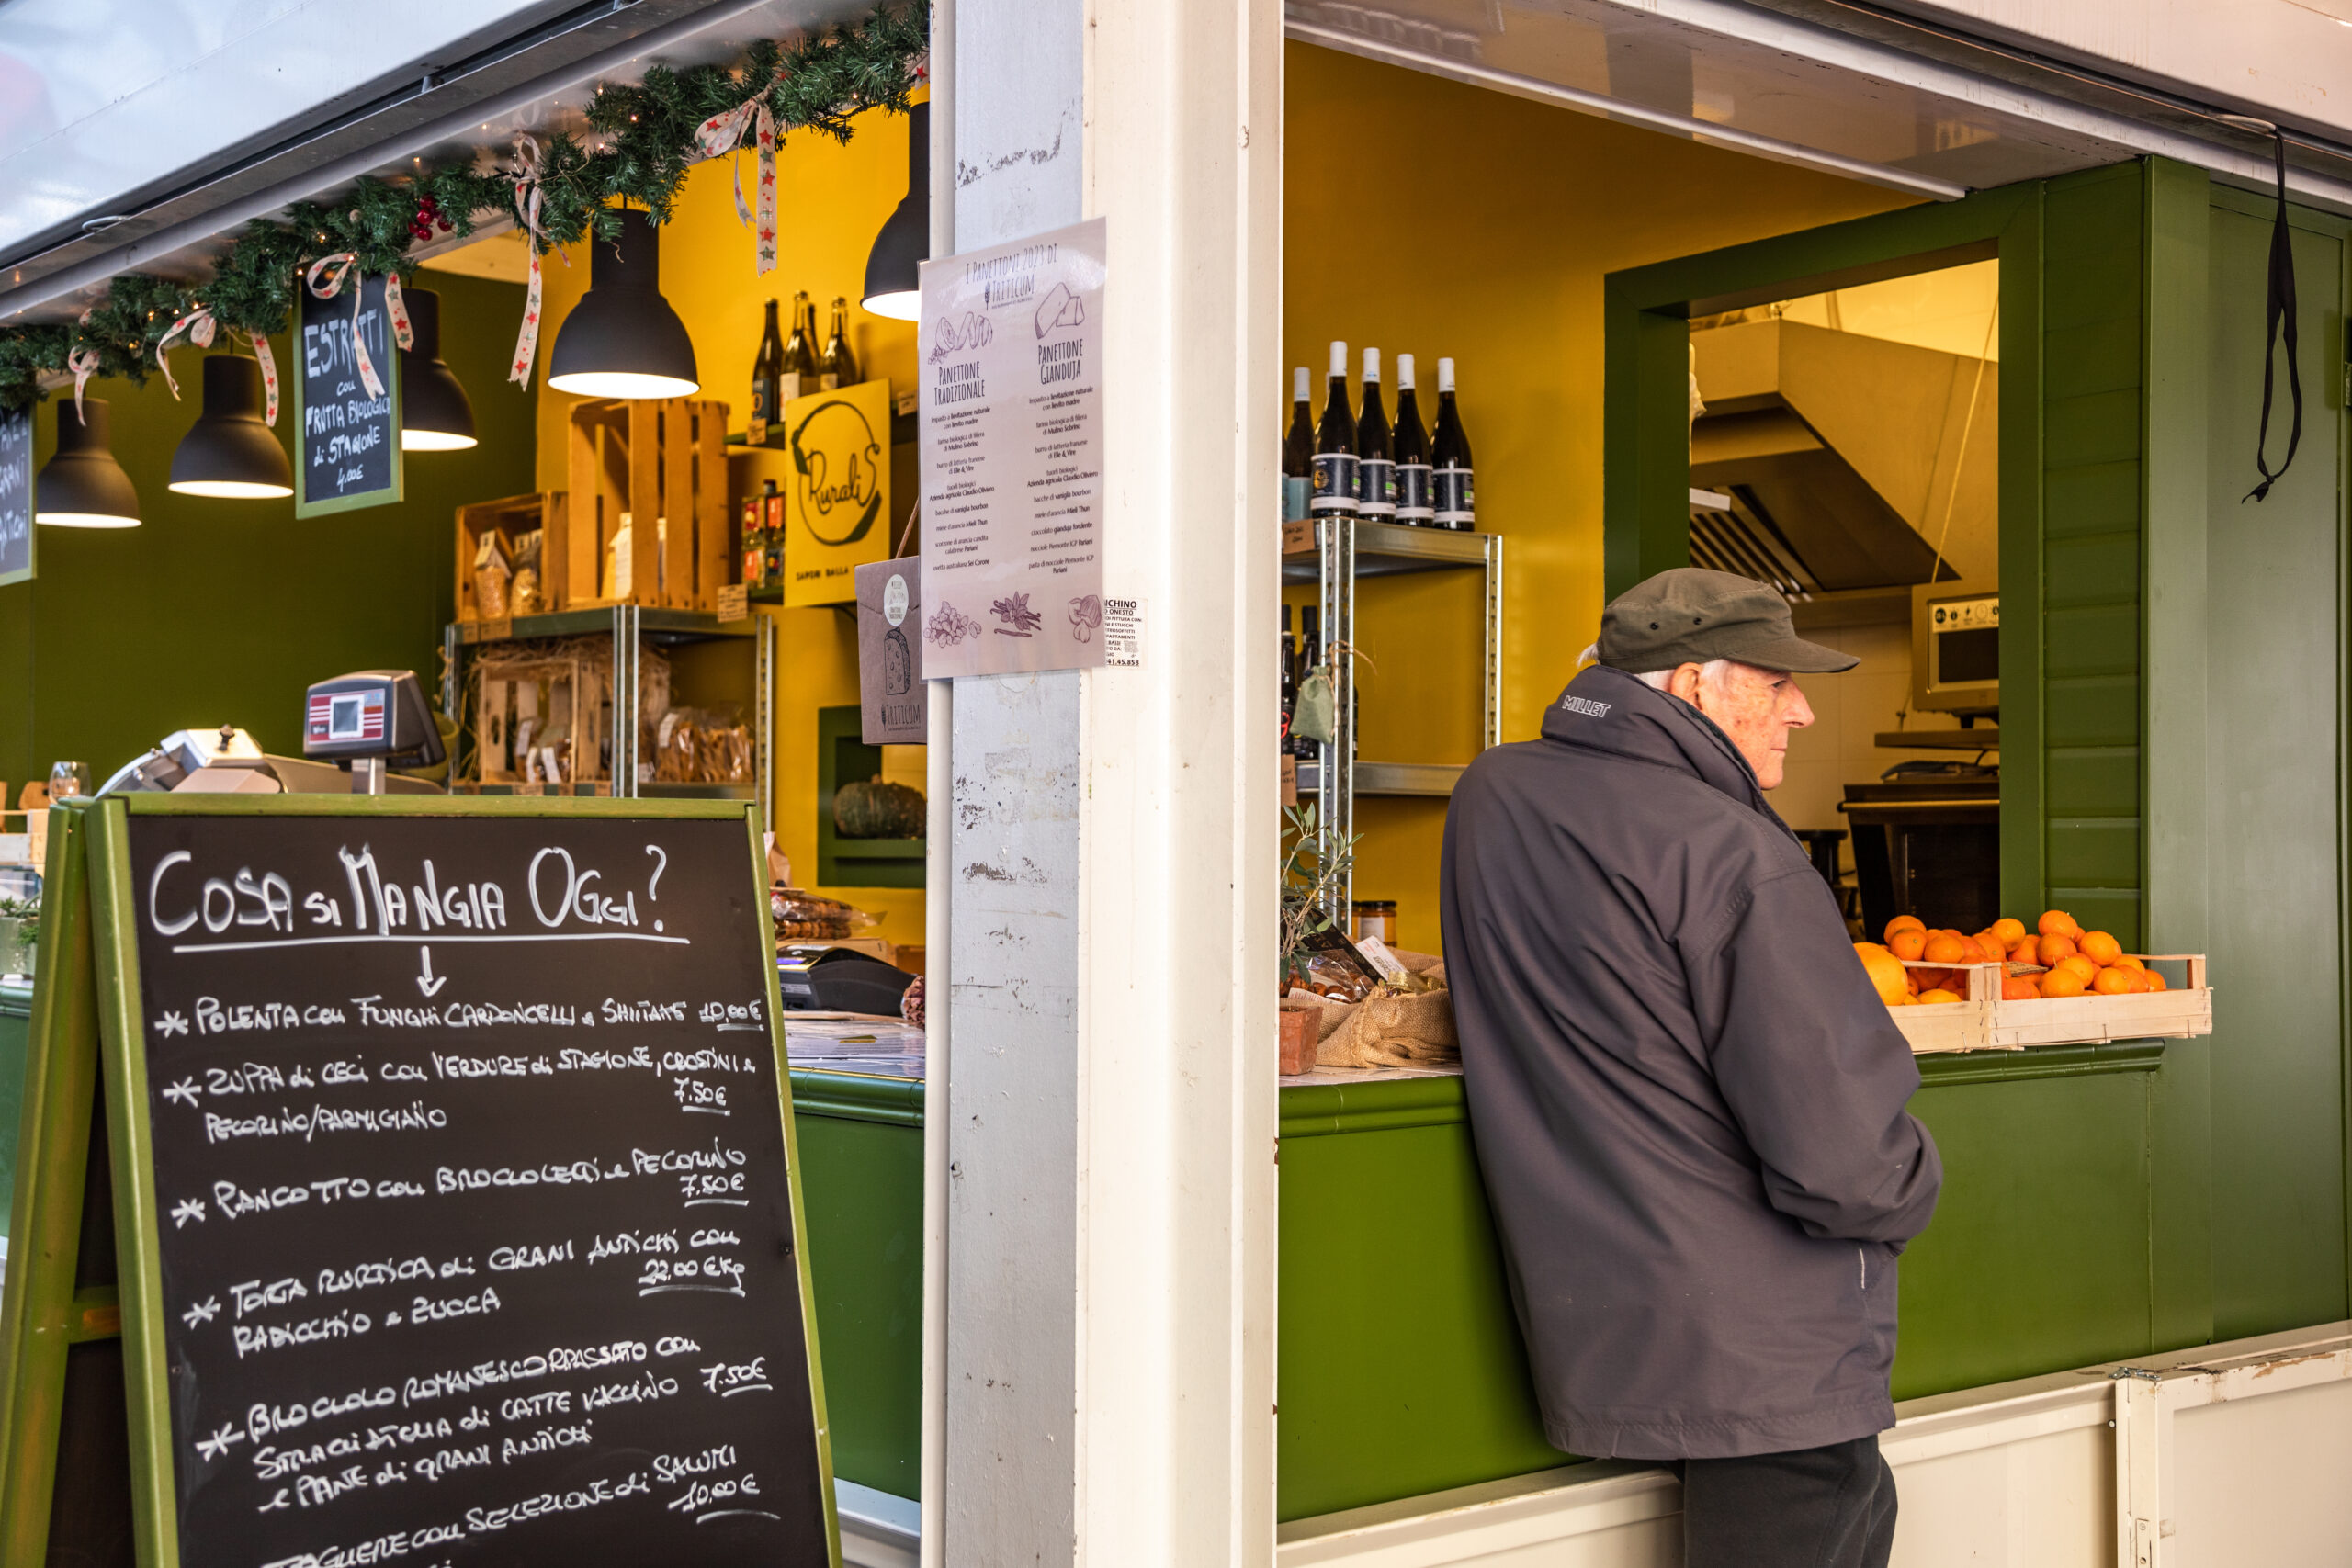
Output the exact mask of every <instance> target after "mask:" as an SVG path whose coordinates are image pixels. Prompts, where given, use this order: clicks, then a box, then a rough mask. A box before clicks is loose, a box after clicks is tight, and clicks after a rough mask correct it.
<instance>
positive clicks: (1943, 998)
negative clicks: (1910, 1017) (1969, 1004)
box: [1919, 987, 1960, 1007]
mask: <svg viewBox="0 0 2352 1568" xmlns="http://www.w3.org/2000/svg"><path fill="white" fill-rule="evenodd" d="M1958 1000H1960V998H1958V997H1957V996H1954V995H1953V994H1952V993H1951V992H1950V991H1947V990H1945V989H1943V988H1942V987H1937V988H1936V989H1934V990H1932V991H1921V992H1920V993H1919V1005H1920V1006H1921V1007H1931V1006H1933V1005H1935V1004H1936V1003H1938V1002H1956V1001H1958Z"/></svg>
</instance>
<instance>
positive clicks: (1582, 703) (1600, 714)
mask: <svg viewBox="0 0 2352 1568" xmlns="http://www.w3.org/2000/svg"><path fill="white" fill-rule="evenodd" d="M1560 705H1561V706H1562V707H1564V708H1566V709H1567V710H1568V711H1569V712H1570V713H1580V714H1582V715H1584V716H1585V717H1587V718H1607V717H1608V716H1609V705H1608V704H1607V703H1597V702H1594V701H1593V700H1592V699H1591V698H1590V697H1572V696H1565V695H1564V696H1562V697H1561V698H1560Z"/></svg>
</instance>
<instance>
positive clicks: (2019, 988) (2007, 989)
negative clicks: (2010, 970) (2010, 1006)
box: [2001, 975, 2041, 1002]
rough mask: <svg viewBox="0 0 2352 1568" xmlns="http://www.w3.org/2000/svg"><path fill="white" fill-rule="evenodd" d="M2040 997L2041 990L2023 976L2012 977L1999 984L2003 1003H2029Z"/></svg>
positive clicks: (2028, 978)
mask: <svg viewBox="0 0 2352 1568" xmlns="http://www.w3.org/2000/svg"><path fill="white" fill-rule="evenodd" d="M2040 996H2041V987H2038V986H2036V985H2035V984H2034V983H2033V981H2032V980H2031V979H2030V977H2028V976H2024V975H2012V976H2009V977H2008V978H2007V979H2006V980H2004V981H2002V982H2001V999H2002V1000H2003V1001H2005V1002H2030V1001H2032V1000H2034V999H2035V998H2038V997H2040Z"/></svg>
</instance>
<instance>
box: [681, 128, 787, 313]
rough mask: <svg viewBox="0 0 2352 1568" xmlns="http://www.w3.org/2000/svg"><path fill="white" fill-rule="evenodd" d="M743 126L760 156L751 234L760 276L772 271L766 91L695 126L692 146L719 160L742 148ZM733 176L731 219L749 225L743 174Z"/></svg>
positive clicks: (771, 146) (771, 143)
mask: <svg viewBox="0 0 2352 1568" xmlns="http://www.w3.org/2000/svg"><path fill="white" fill-rule="evenodd" d="M747 124H748V125H749V126H750V127H751V128H752V141H753V143H754V145H756V146H757V147H758V148H759V153H760V177H759V205H760V209H759V218H758V222H757V224H756V226H755V227H754V229H753V231H752V232H753V233H754V234H755V235H756V236H757V242H756V243H757V245H758V251H759V270H760V274H761V276H766V275H767V274H769V273H771V272H774V271H775V145H776V137H775V112H774V111H773V110H771V109H770V108H769V107H768V95H767V89H765V88H764V87H763V88H762V89H761V90H760V91H759V92H758V93H756V94H754V95H752V96H751V97H748V98H745V99H744V100H743V101H742V102H741V103H740V104H737V105H736V106H735V107H733V108H731V109H728V110H725V111H724V112H722V113H719V114H715V115H712V116H711V117H710V118H708V119H707V120H704V121H703V122H702V124H701V125H699V126H697V127H695V149H696V150H697V151H699V152H701V153H702V155H703V156H704V157H706V158H723V157H725V156H726V155H727V154H728V153H729V152H734V151H735V149H736V148H738V147H740V146H741V145H742V141H743V130H744V127H745V126H746V125H747ZM734 173H735V216H736V218H737V219H739V220H741V221H742V222H745V223H751V222H752V209H750V208H749V207H747V206H745V205H744V203H743V172H742V170H741V167H740V166H739V167H737V168H736V170H735V171H734Z"/></svg>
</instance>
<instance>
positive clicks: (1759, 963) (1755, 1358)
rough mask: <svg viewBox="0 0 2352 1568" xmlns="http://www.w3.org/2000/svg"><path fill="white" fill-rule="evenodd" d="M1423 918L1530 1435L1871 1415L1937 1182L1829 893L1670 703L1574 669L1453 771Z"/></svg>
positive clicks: (1723, 1446) (1732, 1438)
mask: <svg viewBox="0 0 2352 1568" xmlns="http://www.w3.org/2000/svg"><path fill="white" fill-rule="evenodd" d="M1442 878H1443V879H1442V893H1441V910H1440V916H1441V919H1442V923H1443V930H1444V936H1445V968H1446V976H1447V981H1448V983H1449V985H1451V986H1452V987H1453V1005H1454V1013H1455V1019H1456V1022H1457V1024H1458V1025H1459V1028H1460V1031H1461V1035H1462V1057H1463V1065H1464V1069H1465V1072H1466V1076H1467V1080H1468V1081H1467V1087H1468V1092H1469V1101H1470V1122H1471V1130H1472V1132H1473V1134H1474V1135H1475V1137H1476V1144H1477V1150H1478V1161H1479V1165H1480V1167H1481V1168H1482V1169H1483V1171H1484V1173H1485V1176H1486V1183H1487V1197H1488V1199H1489V1201H1491V1203H1492V1205H1493V1209H1494V1213H1495V1220H1496V1224H1498V1227H1499V1228H1500V1231H1501V1236H1502V1244H1503V1254H1504V1257H1505V1258H1506V1260H1507V1262H1508V1265H1509V1269H1510V1289H1511V1297H1512V1301H1513V1303H1514V1304H1515V1305H1516V1307H1517V1310H1518V1314H1519V1321H1520V1326H1521V1330H1522V1331H1523V1332H1524V1334H1525V1336H1526V1339H1527V1349H1528V1357H1529V1360H1530V1362H1531V1363H1532V1370H1533V1372H1534V1377H1535V1388H1536V1395H1537V1399H1538V1401H1539V1402H1540V1403H1541V1404H1542V1406H1543V1411H1544V1430H1545V1432H1546V1434H1547V1435H1548V1437H1549V1438H1550V1439H1551V1441H1552V1442H1553V1444H1554V1445H1555V1446H1556V1447H1559V1448H1562V1449H1566V1450H1569V1451H1571V1452H1575V1453H1580V1454H1587V1455H1592V1456H1596V1457H1604V1456H1619V1457H1623V1458H1628V1459H1715V1458H1724V1457H1728V1456H1734V1455H1740V1454H1756V1453H1776V1452H1781V1451H1784V1450H1792V1449H1803V1448H1813V1447H1816V1446H1818V1445H1821V1444H1825V1443H1834V1442H1843V1441H1846V1440H1848V1439H1849V1438H1859V1437H1863V1436H1866V1435H1868V1434H1870V1433H1872V1432H1876V1431H1879V1430H1882V1429H1883V1428H1884V1427H1890V1426H1892V1425H1894V1405H1893V1404H1892V1403H1891V1402H1890V1397H1889V1394H1888V1392H1887V1374H1888V1371H1889V1369H1890V1367H1891V1366H1892V1365H1893V1363H1894V1301H1895V1290H1894V1273H1895V1270H1894V1258H1895V1254H1897V1253H1898V1252H1900V1251H1901V1250H1902V1248H1903V1245H1904V1243H1905V1242H1906V1241H1908V1240H1909V1239H1910V1238H1911V1237H1912V1236H1915V1235H1918V1234H1919V1232H1920V1231H1921V1230H1923V1229H1925V1228H1926V1226H1927V1224H1928V1216H1929V1215H1930V1214H1931V1213H1934V1211H1935V1206H1936V1192H1937V1189H1938V1187H1939V1185H1940V1184H1941V1182H1942V1179H1943V1168H1942V1164H1941V1162H1940V1161H1939V1159H1938V1158H1937V1155H1936V1145H1935V1142H1934V1140H1933V1139H1931V1138H1930V1137H1929V1136H1928V1131H1927V1129H1926V1128H1924V1127H1922V1126H1921V1125H1920V1124H1919V1123H1918V1122H1917V1121H1916V1120H1914V1119H1913V1118H1912V1117H1911V1116H1910V1115H1909V1114H1908V1113H1907V1112H1905V1110H1904V1103H1905V1101H1906V1100H1909V1099H1910V1097H1911V1092H1912V1090H1914V1089H1917V1087H1918V1085H1919V1073H1918V1069H1917V1066H1915V1065H1914V1064H1913V1062H1912V1059H1911V1053H1910V1051H1909V1049H1908V1047H1907V1046H1906V1045H1905V1043H1904V1039H1903V1036H1902V1033H1901V1032H1899V1031H1897V1030H1896V1028H1895V1027H1894V1021H1893V1019H1892V1018H1890V1017H1889V1016H1888V1013H1887V1010H1886V1008H1885V1007H1884V1006H1883V1004H1882V1003H1881V1002H1880V1001H1879V999H1878V997H1877V995H1876V994H1875V993H1874V992H1873V991H1872V990H1871V986H1870V983H1869V981H1868V979H1867V978H1865V976H1863V973H1862V969H1861V966H1860V964H1857V963H1855V962H1854V956H1853V953H1852V950H1851V948H1850V947H1849V943H1848V938H1847V934H1846V930H1845V927H1844V925H1843V923H1842V922H1841V921H1840V920H1839V919H1838V911H1837V908H1836V906H1835V904H1834V902H1833V901H1832V900H1831V898H1830V897H1829V893H1828V890H1827V889H1826V887H1825V886H1823V884H1822V880H1821V877H1820V874H1818V873H1816V872H1815V870H1814V869H1813V866H1812V864H1811V863H1809V862H1808V861H1807V860H1806V859H1805V856H1804V851H1803V850H1802V849H1800V848H1799V846H1798V844H1797V841H1796V840H1795V838H1794V837H1793V836H1792V834H1791V833H1790V832H1789V830H1788V829H1787V828H1786V827H1785V826H1784V825H1783V824H1782V823H1781V819H1780V818H1778V817H1777V816H1775V815H1774V814H1773V812H1772V809H1771V807H1769V806H1767V805H1766V804H1765V803H1764V796H1763V794H1762V792H1761V791H1760V790H1759V789H1758V787H1757V784H1756V779H1755V775H1754V774H1753V773H1751V772H1750V771H1749V770H1748V767H1747V762H1746V761H1744V760H1743V759H1742V758H1741V757H1740V755H1739V753H1738V751H1737V750H1735V749H1734V748H1733V746H1732V744H1731V741H1730V740H1729V739H1728V738H1727V737H1725V736H1724V733H1723V732H1722V731H1721V730H1719V729H1717V728H1715V727H1714V726H1713V724H1711V723H1709V722H1708V721H1707V719H1706V718H1705V717H1704V716H1702V715H1701V714H1700V713H1699V712H1698V710H1697V709H1695V708H1692V707H1691V706H1690V705H1687V704H1684V703H1681V702H1679V701H1678V700H1676V699H1675V698H1673V697H1670V696H1668V695H1667V694H1664V693H1660V692H1657V691H1653V690H1652V689H1650V688H1649V687H1647V686H1645V685H1643V684H1642V683H1641V682H1639V681H1636V680H1635V679H1634V678H1633V677H1632V676H1630V675H1627V674H1625V673H1623V672H1622V671H1616V670H1611V669H1606V668H1601V667H1599V666H1596V667H1594V668H1592V669H1589V670H1587V671H1584V672H1583V673H1582V674H1580V675H1578V676H1577V678H1576V679H1575V680H1574V681H1573V682H1570V683H1569V685H1568V688H1567V690H1566V692H1565V693H1563V694H1561V697H1560V700H1559V701H1558V702H1556V703H1555V704H1554V705H1552V707H1551V709H1550V710H1549V712H1548V714H1547V715H1546V716H1545V718H1544V738H1543V739H1540V740H1532V741H1528V742H1526V743H1524V744H1521V745H1514V746H1502V747H1498V748H1496V749H1494V750H1489V751H1487V753H1486V754H1485V755H1484V756H1482V757H1480V758H1479V759H1478V760H1477V761H1476V762H1474V763H1472V764H1471V766H1470V769H1469V772H1468V773H1465V774H1464V777H1463V779H1462V782H1461V784H1460V786H1459V787H1458V788H1457V789H1456V790H1455V791H1454V794H1453V806H1452V807H1451V808H1450V809H1449V810H1448V812H1447V814H1446V823H1445V862H1444V870H1443V874H1442Z"/></svg>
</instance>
